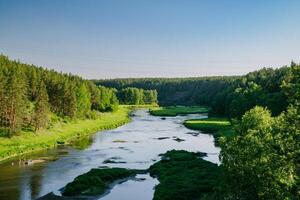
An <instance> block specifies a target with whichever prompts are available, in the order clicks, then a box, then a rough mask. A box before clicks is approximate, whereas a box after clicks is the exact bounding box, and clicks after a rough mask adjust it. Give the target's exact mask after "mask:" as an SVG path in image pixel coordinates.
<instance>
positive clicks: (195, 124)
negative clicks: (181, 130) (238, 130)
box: [183, 118, 234, 144]
mask: <svg viewBox="0 0 300 200" xmlns="http://www.w3.org/2000/svg"><path fill="white" fill-rule="evenodd" d="M183 124H184V125H185V126H186V127H187V128H189V129H193V130H201V131H204V132H207V133H209V134H212V135H213V136H214V137H215V139H216V143H217V144H218V139H219V138H220V137H230V136H232V135H233V134H234V131H233V128H232V125H231V123H230V121H229V120H228V119H226V118H207V119H190V120H186V121H185V122H184V123H183Z"/></svg>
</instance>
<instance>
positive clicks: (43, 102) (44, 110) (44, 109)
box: [33, 81, 50, 131]
mask: <svg viewBox="0 0 300 200" xmlns="http://www.w3.org/2000/svg"><path fill="white" fill-rule="evenodd" d="M49 111H50V110H49V103H48V94H47V90H46V86H45V83H44V81H41V82H40V84H39V87H38V90H37V97H36V104H35V108H34V117H33V120H34V121H33V125H34V128H35V131H37V130H38V129H40V128H45V127H46V126H47V124H48V120H49V119H48V114H49Z"/></svg>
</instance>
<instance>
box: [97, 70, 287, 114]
mask: <svg viewBox="0 0 300 200" xmlns="http://www.w3.org/2000/svg"><path fill="white" fill-rule="evenodd" d="M290 70H291V68H290V67H282V68H279V69H272V68H263V69H261V70H258V71H254V72H251V73H248V74H247V75H244V76H228V77H224V76H220V77H199V78H132V79H112V80H94V82H95V83H96V84H97V85H99V84H101V85H104V86H107V87H114V88H117V89H118V90H122V89H124V88H127V87H136V88H143V89H148V90H149V89H151V90H156V91H157V92H158V101H159V103H160V105H162V106H170V105H206V106H208V107H211V108H212V109H211V110H210V112H211V113H212V114H214V115H221V116H224V115H225V116H228V117H231V118H232V117H233V118H235V117H237V118H241V117H242V116H243V114H244V113H245V112H246V111H247V110H249V109H251V108H253V107H254V106H255V105H261V106H265V107H268V108H269V109H270V110H271V111H272V114H273V115H279V114H280V113H281V112H282V111H283V110H285V109H286V107H287V99H286V96H285V95H284V92H283V91H282V89H281V87H280V86H281V83H282V81H283V80H284V79H285V76H286V75H287V74H288V73H289V72H290Z"/></svg>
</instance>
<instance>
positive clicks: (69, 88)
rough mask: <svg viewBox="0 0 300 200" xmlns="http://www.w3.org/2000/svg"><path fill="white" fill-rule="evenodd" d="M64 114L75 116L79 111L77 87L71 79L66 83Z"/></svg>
mask: <svg viewBox="0 0 300 200" xmlns="http://www.w3.org/2000/svg"><path fill="white" fill-rule="evenodd" d="M63 95H64V96H63V115H66V116H68V117H71V118H74V117H76V112H77V103H76V92H75V87H74V86H73V85H72V83H70V82H69V81H66V82H65V83H64V94H63Z"/></svg>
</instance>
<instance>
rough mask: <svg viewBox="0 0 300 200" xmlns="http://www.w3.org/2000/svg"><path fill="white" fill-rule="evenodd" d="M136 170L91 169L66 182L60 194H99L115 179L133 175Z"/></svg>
mask: <svg viewBox="0 0 300 200" xmlns="http://www.w3.org/2000/svg"><path fill="white" fill-rule="evenodd" d="M137 172H138V171H137V170H130V169H124V168H106V169H91V170H90V171H89V172H87V173H85V174H82V175H80V176H78V177H76V178H75V179H74V180H73V181H72V182H71V183H68V184H67V185H66V187H65V188H64V190H63V192H62V194H63V195H64V196H76V195H101V194H103V193H105V192H106V190H108V189H109V188H110V186H111V184H113V183H114V182H115V181H117V180H120V179H124V178H128V177H130V176H135V175H136V173H137Z"/></svg>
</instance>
